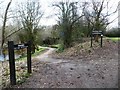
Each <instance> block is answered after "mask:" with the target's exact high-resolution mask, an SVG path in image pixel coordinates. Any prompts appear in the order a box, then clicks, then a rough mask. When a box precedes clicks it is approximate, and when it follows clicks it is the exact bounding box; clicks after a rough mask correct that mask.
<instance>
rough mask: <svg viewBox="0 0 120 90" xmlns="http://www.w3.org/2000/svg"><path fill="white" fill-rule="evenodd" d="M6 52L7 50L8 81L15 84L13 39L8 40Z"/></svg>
mask: <svg viewBox="0 0 120 90" xmlns="http://www.w3.org/2000/svg"><path fill="white" fill-rule="evenodd" d="M8 52H9V67H10V83H11V85H16V73H15V58H14V42H13V41H8Z"/></svg>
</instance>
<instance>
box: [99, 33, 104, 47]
mask: <svg viewBox="0 0 120 90" xmlns="http://www.w3.org/2000/svg"><path fill="white" fill-rule="evenodd" d="M102 39H103V35H101V45H100V46H101V47H102V43H103V42H102Z"/></svg>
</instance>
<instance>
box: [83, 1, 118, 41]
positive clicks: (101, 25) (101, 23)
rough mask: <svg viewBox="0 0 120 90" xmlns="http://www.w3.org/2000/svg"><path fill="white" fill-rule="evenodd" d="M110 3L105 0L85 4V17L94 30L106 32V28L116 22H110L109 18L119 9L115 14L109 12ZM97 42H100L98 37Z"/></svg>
mask: <svg viewBox="0 0 120 90" xmlns="http://www.w3.org/2000/svg"><path fill="white" fill-rule="evenodd" d="M109 2H110V0H109V1H108V2H106V1H105V0H102V1H95V0H91V2H85V3H84V4H83V5H84V6H85V8H83V12H84V15H85V17H86V19H87V21H88V22H89V23H90V25H92V30H103V31H104V30H106V27H107V26H108V25H109V24H111V23H112V22H114V20H115V19H114V20H112V21H109V20H108V17H110V16H111V15H112V14H114V13H116V12H117V8H116V10H115V11H113V12H110V13H109V12H108V11H110V10H108V5H109ZM105 10H106V11H105ZM107 10H108V11H107ZM96 41H98V37H96Z"/></svg>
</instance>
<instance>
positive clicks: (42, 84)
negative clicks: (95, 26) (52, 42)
mask: <svg viewBox="0 0 120 90" xmlns="http://www.w3.org/2000/svg"><path fill="white" fill-rule="evenodd" d="M118 45H119V44H118V42H113V41H110V40H104V41H103V47H102V48H101V47H99V45H98V44H94V45H93V48H90V42H86V43H83V44H76V45H75V46H74V47H72V48H69V49H67V50H65V51H64V52H63V53H60V54H58V53H55V49H53V48H49V50H48V51H46V52H45V53H44V54H42V55H39V56H37V57H35V58H33V60H32V70H33V71H32V75H31V76H30V77H29V78H28V79H27V80H26V81H25V82H24V83H22V84H20V85H15V86H13V87H12V88H34V89H35V88H118V50H119V48H118V47H120V46H118Z"/></svg>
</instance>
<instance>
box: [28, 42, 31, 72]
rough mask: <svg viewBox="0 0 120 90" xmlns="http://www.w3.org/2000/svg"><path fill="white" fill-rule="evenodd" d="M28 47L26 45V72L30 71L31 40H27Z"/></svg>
mask: <svg viewBox="0 0 120 90" xmlns="http://www.w3.org/2000/svg"><path fill="white" fill-rule="evenodd" d="M27 44H28V47H27V67H28V73H31V72H32V70H31V41H28V43H27Z"/></svg>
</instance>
